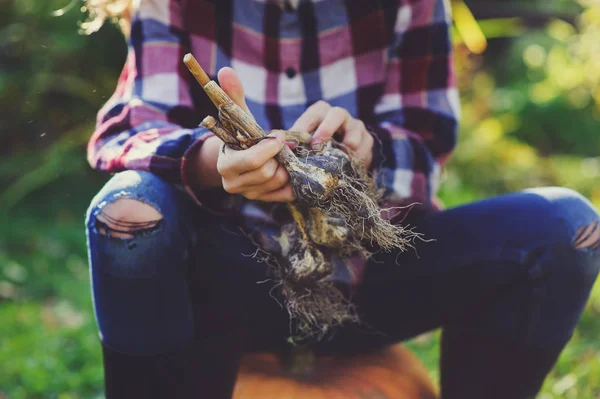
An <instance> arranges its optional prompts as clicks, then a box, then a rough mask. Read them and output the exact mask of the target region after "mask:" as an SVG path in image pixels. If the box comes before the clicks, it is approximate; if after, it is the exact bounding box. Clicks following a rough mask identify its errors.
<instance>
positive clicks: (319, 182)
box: [272, 146, 420, 343]
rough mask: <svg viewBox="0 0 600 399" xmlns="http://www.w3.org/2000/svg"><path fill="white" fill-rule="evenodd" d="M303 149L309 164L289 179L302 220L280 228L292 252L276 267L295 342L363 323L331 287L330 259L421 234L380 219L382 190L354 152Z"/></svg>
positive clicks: (401, 245)
mask: <svg viewBox="0 0 600 399" xmlns="http://www.w3.org/2000/svg"><path fill="white" fill-rule="evenodd" d="M298 152H299V157H298V158H299V159H300V160H301V161H302V163H303V166H300V167H297V166H296V169H295V170H296V173H294V169H292V173H290V175H291V176H292V185H293V187H294V190H295V193H296V196H297V199H298V200H299V203H300V204H302V205H303V206H297V207H296V206H292V207H291V210H292V214H293V216H294V219H295V220H296V223H292V224H289V225H286V226H284V228H282V235H285V242H286V243H288V248H287V250H286V251H284V252H283V253H282V256H281V258H280V259H277V260H276V261H275V262H272V263H273V264H274V265H275V266H274V267H273V272H274V278H275V280H276V281H277V282H278V287H279V289H280V291H281V294H282V295H283V297H284V298H285V307H286V309H287V311H288V313H289V315H290V317H291V319H292V320H294V321H295V324H296V331H295V334H294V335H293V337H292V338H291V339H290V340H291V342H294V343H298V342H303V341H307V340H308V339H317V340H318V339H320V338H322V337H323V336H324V335H326V334H327V333H328V332H330V331H331V330H333V329H334V328H335V327H336V326H339V325H342V324H344V323H346V322H358V321H359V317H358V314H357V312H356V309H355V308H354V306H353V305H352V303H351V302H350V300H349V299H348V298H346V297H345V296H344V295H343V294H342V293H341V292H340V290H339V289H338V288H337V287H336V286H335V285H334V283H333V279H332V273H333V266H332V264H331V263H330V262H331V258H332V256H337V257H347V256H350V255H356V254H359V255H361V256H362V257H363V258H368V257H370V256H371V255H372V254H373V252H375V251H378V250H382V251H385V252H390V251H393V250H398V251H404V250H406V248H407V247H411V246H412V242H413V241H414V239H415V238H418V237H420V235H419V234H418V233H415V232H413V231H412V230H410V229H407V228H404V227H402V226H397V225H394V224H392V223H391V222H390V221H389V220H386V219H384V218H383V217H382V216H381V209H380V206H379V201H380V200H381V197H382V195H381V191H380V190H379V189H378V188H377V186H376V184H375V182H374V180H373V179H371V178H370V177H369V176H368V173H367V171H366V170H365V168H364V167H363V166H362V165H361V164H360V163H358V162H357V161H353V157H352V156H351V155H350V156H349V155H348V154H346V153H345V152H343V151H342V150H341V149H339V148H333V147H331V146H330V147H329V148H327V149H325V150H324V151H323V152H320V153H313V152H311V151H308V150H304V152H303V150H302V148H301V149H300V150H299V151H298ZM311 172H312V173H311ZM295 213H296V215H294V214H295Z"/></svg>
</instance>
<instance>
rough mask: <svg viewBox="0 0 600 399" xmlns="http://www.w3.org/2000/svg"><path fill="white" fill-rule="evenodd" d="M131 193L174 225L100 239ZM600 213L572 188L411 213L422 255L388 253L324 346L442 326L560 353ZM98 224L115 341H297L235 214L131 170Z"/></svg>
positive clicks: (103, 309) (107, 323)
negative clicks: (588, 237)
mask: <svg viewBox="0 0 600 399" xmlns="http://www.w3.org/2000/svg"><path fill="white" fill-rule="evenodd" d="M118 198H133V199H137V200H140V201H142V202H144V203H147V204H149V205H151V206H153V207H155V208H156V209H157V210H158V211H159V212H160V213H161V214H162V215H163V221H162V222H161V223H159V225H158V226H157V227H156V228H155V229H152V230H151V231H149V232H142V233H139V234H135V233H134V235H135V236H134V237H133V238H131V239H119V238H114V237H110V236H106V235H102V234H99V232H98V230H97V228H96V227H97V220H96V216H97V215H98V214H99V213H100V212H102V209H103V207H105V206H106V205H107V204H109V203H111V202H114V201H116V200H117V199H118ZM599 221H600V219H599V216H598V213H597V212H596V211H595V210H594V208H593V207H592V205H591V204H590V203H589V202H588V201H587V200H586V199H585V198H583V197H582V196H580V195H579V194H577V193H575V192H573V191H572V190H568V189H564V188H540V189H532V190H527V191H523V192H519V193H515V194H509V195H504V196H500V197H496V198H491V199H487V200H484V201H480V202H476V203H472V204H469V205H465V206H461V207H457V208H454V209H449V210H445V211H441V212H437V213H434V214H430V215H412V216H409V218H408V219H407V222H410V223H411V224H413V225H414V226H415V229H416V231H418V232H421V233H423V235H424V238H425V240H424V241H418V242H416V243H415V250H408V251H406V252H403V253H400V254H397V253H391V254H379V255H376V256H375V257H374V258H373V259H372V260H371V261H370V262H369V264H368V267H367V271H366V274H365V278H364V281H363V283H362V284H361V286H360V287H359V289H358V292H357V293H356V294H355V296H354V297H353V301H354V303H355V304H356V306H357V309H358V311H359V313H360V315H361V318H362V321H363V322H362V324H359V325H348V326H345V327H343V328H341V329H339V331H337V332H335V334H334V335H332V336H331V337H328V339H326V340H324V341H322V342H320V343H316V344H315V349H316V350H317V351H322V352H330V353H344V352H351V351H360V350H367V349H371V348H374V347H378V346H381V345H386V344H389V343H392V342H397V341H401V340H404V339H407V338H410V337H412V336H415V335H417V334H419V333H421V332H424V331H427V330H431V329H434V328H437V327H444V328H445V329H446V330H452V331H469V332H473V331H476V332H481V333H482V334H485V335H487V336H497V337H501V338H505V339H507V340H510V341H512V342H516V343H519V344H524V345H530V346H533V347H539V348H550V347H553V348H554V347H557V346H559V347H560V346H562V345H564V344H565V343H566V342H567V341H568V339H569V338H570V336H571V334H572V332H573V329H574V328H575V326H576V324H577V321H578V319H579V316H580V314H581V311H582V309H583V307H584V305H585V303H586V301H587V298H588V295H589V292H590V289H591V287H592V285H593V283H594V281H595V279H596V276H597V274H598V269H599V266H600V252H599V251H598V250H597V249H592V247H593V245H589V246H587V247H585V248H579V249H576V248H575V246H574V242H573V241H574V238H575V236H576V234H577V232H578V231H581V230H580V229H581V228H585V227H586V226H591V225H592V224H593V223H597V222H599ZM86 223H87V233H88V246H89V260H90V265H91V277H92V283H93V297H94V306H95V312H96V317H97V321H98V326H99V330H100V333H101V338H102V341H103V344H104V345H105V346H107V347H109V348H111V349H113V350H116V351H119V352H123V353H128V354H146V355H149V354H156V353H165V352H168V351H170V350H174V349H176V348H180V347H183V346H184V345H185V344H186V343H187V342H189V341H190V340H192V338H193V337H201V336H205V337H208V336H211V335H218V334H225V333H230V332H231V331H233V330H235V331H238V332H240V334H239V335H240V336H243V337H244V348H245V350H246V351H254V350H270V349H272V350H275V349H281V348H284V347H285V346H286V345H287V344H286V338H287V337H288V336H289V334H290V330H289V326H290V321H289V319H288V315H287V312H286V311H285V310H284V309H283V308H282V307H281V306H280V304H279V302H280V301H281V298H279V297H278V294H277V290H276V289H274V288H276V287H274V283H273V282H271V281H269V280H268V275H267V267H266V265H264V264H262V263H260V262H259V261H258V260H257V259H256V258H254V257H252V256H251V255H252V254H253V253H254V252H255V250H256V247H255V246H254V245H253V244H252V243H251V242H250V240H249V239H248V238H247V237H246V235H244V234H242V233H241V232H240V229H239V226H237V225H236V223H235V222H234V221H232V220H229V219H228V218H227V217H225V216H219V215H215V214H212V213H210V212H208V211H207V210H205V209H203V208H201V207H198V206H196V205H194V204H193V203H192V202H191V201H190V200H189V197H187V196H186V195H185V194H184V193H181V192H179V191H177V190H176V189H175V188H173V187H172V186H171V185H169V184H167V183H165V182H164V181H162V180H160V179H159V178H157V177H156V176H154V175H152V174H150V173H148V172H137V171H127V172H122V173H119V174H117V175H116V176H114V177H113V178H112V179H111V180H110V181H109V182H108V183H107V184H106V186H105V187H104V188H103V189H102V190H101V191H100V193H98V195H97V196H96V197H95V198H94V200H93V201H92V204H91V207H90V209H89V211H88V216H87V222H86ZM596 248H597V247H596Z"/></svg>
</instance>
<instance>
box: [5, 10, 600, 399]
mask: <svg viewBox="0 0 600 399" xmlns="http://www.w3.org/2000/svg"><path fill="white" fill-rule="evenodd" d="M82 6H83V2H81V1H80V0H73V1H72V2H71V3H69V0H0V398H1V399H4V398H11V399H12V398H14V399H21V398H61V399H69V398H99V397H102V396H103V393H102V369H101V357H100V356H101V353H100V347H99V344H98V336H97V332H96V327H95V322H94V318H93V313H92V304H91V299H90V295H89V289H90V288H89V280H88V268H87V258H86V251H85V236H84V226H83V218H84V212H85V210H86V207H87V205H88V203H89V201H90V199H91V197H92V196H93V194H94V193H95V191H97V190H98V189H99V188H100V187H101V185H102V184H103V182H104V181H106V179H107V176H106V175H102V174H99V173H97V172H94V171H92V170H91V169H90V167H89V166H88V165H87V163H86V161H85V143H86V141H87V139H88V137H89V135H90V134H91V132H92V131H93V127H94V122H95V113H96V111H97V110H98V109H99V108H100V106H101V105H102V104H103V103H104V102H105V101H106V99H107V98H108V97H109V96H110V95H111V94H112V91H113V89H114V86H115V83H116V79H117V76H118V74H119V72H120V69H121V67H122V65H123V62H124V58H125V50H126V48H125V44H124V41H123V39H122V36H121V34H120V32H119V30H118V29H117V28H116V27H115V25H112V24H107V25H106V26H105V27H103V28H102V29H101V30H100V31H99V32H97V33H95V34H93V35H83V34H81V33H80V32H79V26H78V22H80V21H83V20H85V9H83V10H82V9H81V7H82ZM453 8H454V16H455V27H454V39H455V45H456V55H457V57H456V59H457V60H456V62H457V66H458V69H459V75H460V79H459V84H460V88H461V95H462V103H463V122H462V128H461V138H460V144H459V146H458V150H457V152H456V154H455V155H454V157H453V158H452V159H451V161H450V164H449V166H448V169H447V171H446V172H445V175H444V183H443V186H442V187H443V188H442V191H441V197H442V199H443V200H444V202H445V203H446V205H448V206H454V205H458V204H462V203H465V202H469V201H473V200H476V199H480V198H484V197H488V196H491V195H496V194H501V193H506V192H510V191H514V190H519V189H522V188H526V187H532V186H545V185H561V186H567V187H571V188H573V189H575V190H578V191H580V192H581V193H583V194H584V195H586V196H587V197H588V198H590V199H591V200H592V202H594V204H595V205H596V206H597V207H600V1H598V0H579V1H575V0H521V1H507V0H496V1H493V0H486V1H483V0H471V1H467V2H466V4H465V3H463V2H462V1H453ZM82 11H84V12H82ZM438 337H439V334H438V333H432V334H427V335H424V336H421V337H419V338H416V339H415V340H413V341H411V342H410V344H409V345H410V347H411V348H412V349H413V350H415V351H416V352H417V354H418V355H419V356H420V357H421V359H422V360H423V361H424V362H425V364H426V365H427V367H428V368H429V370H430V371H431V374H432V376H433V377H434V378H435V379H437V375H436V372H437V359H438V355H437V350H438ZM541 398H542V399H551V398H577V399H592V398H600V284H596V288H595V290H594V292H593V294H592V299H591V300H590V302H589V304H588V306H587V308H586V310H585V313H584V315H583V318H582V319H581V322H580V324H579V327H578V328H577V330H576V332H575V336H574V338H573V340H572V341H571V342H570V343H569V345H568V347H567V348H566V350H565V352H564V353H563V355H562V356H561V358H560V360H559V362H558V364H557V366H556V367H555V370H554V371H553V372H552V375H551V376H550V378H549V379H548V380H547V382H546V384H545V385H544V389H543V394H542V395H541Z"/></svg>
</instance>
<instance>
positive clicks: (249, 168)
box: [217, 67, 294, 202]
mask: <svg viewBox="0 0 600 399" xmlns="http://www.w3.org/2000/svg"><path fill="white" fill-rule="evenodd" d="M219 83H220V85H221V88H222V89H223V90H224V91H225V92H226V93H227V94H228V95H229V97H231V99H232V100H233V101H234V102H235V103H236V104H237V105H239V106H240V107H242V109H244V110H245V111H246V112H248V114H250V110H249V109H248V106H247V105H246V100H245V98H244V88H243V86H242V83H241V82H240V80H239V78H238V76H237V74H236V73H235V72H234V70H233V69H231V68H227V67H226V68H222V69H221V70H220V71H219ZM269 137H272V138H269V139H265V140H262V141H261V142H259V143H258V144H256V145H254V146H252V147H250V148H248V149H247V150H240V151H236V150H232V149H231V148H227V147H225V148H224V151H219V155H218V159H217V171H218V173H219V174H220V175H221V179H222V184H223V189H225V191H227V192H228V193H230V194H241V195H243V196H244V197H246V198H248V199H251V200H258V201H266V202H291V201H293V200H294V191H293V190H292V186H291V184H290V183H289V180H290V178H289V175H288V172H287V170H286V169H285V168H284V167H283V166H282V165H280V164H279V162H277V160H275V158H274V157H275V155H277V153H279V151H281V149H282V148H283V146H284V145H286V141H285V137H284V136H283V135H282V134H270V135H269Z"/></svg>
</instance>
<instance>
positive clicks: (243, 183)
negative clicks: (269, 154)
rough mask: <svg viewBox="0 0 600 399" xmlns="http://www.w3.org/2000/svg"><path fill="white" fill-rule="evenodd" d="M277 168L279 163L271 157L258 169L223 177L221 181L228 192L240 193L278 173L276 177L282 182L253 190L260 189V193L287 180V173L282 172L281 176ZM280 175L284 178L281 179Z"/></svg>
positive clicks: (265, 181) (273, 188) (266, 181)
mask: <svg viewBox="0 0 600 399" xmlns="http://www.w3.org/2000/svg"><path fill="white" fill-rule="evenodd" d="M279 169H280V165H279V163H278V162H277V161H276V160H275V159H273V158H271V159H269V160H268V161H267V162H266V163H265V164H264V165H263V166H261V167H260V168H258V169H255V170H252V171H250V172H246V173H242V174H241V175H239V176H236V177H235V178H234V179H225V180H224V181H223V188H224V189H225V191H227V192H228V193H231V194H241V193H243V192H244V191H249V190H252V189H254V188H255V187H256V186H259V185H262V184H266V183H269V182H271V181H272V180H273V178H274V177H275V175H276V174H279V176H278V178H279V179H280V180H282V184H280V185H279V186H276V187H271V188H270V189H268V190H267V189H264V190H254V191H260V192H261V193H262V192H267V191H272V190H275V189H277V188H279V187H280V186H282V185H283V182H284V180H285V181H287V173H284V174H283V176H281V173H282V172H281V171H280V170H279ZM283 172H286V171H285V169H284V170H283ZM282 177H283V178H284V179H282ZM271 184H272V183H271Z"/></svg>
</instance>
